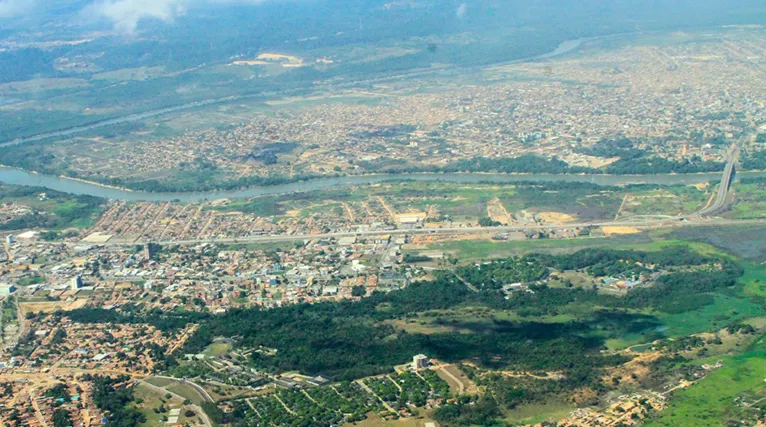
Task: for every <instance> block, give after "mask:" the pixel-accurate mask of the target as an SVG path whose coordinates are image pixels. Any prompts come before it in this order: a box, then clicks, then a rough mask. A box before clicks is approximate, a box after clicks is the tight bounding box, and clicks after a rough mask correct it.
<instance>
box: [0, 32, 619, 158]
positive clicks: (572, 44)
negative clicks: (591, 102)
mask: <svg viewBox="0 0 766 427" xmlns="http://www.w3.org/2000/svg"><path fill="white" fill-rule="evenodd" d="M604 37H605V36H604ZM597 38H598V37H596V38H589V39H577V40H566V41H564V42H562V43H561V44H559V45H558V46H557V47H556V49H554V50H552V51H550V52H548V53H544V54H542V55H537V56H533V57H529V58H521V59H517V60H514V61H510V62H508V63H519V62H530V61H540V60H545V59H550V58H553V57H556V56H561V55H564V54H566V53H569V52H571V51H573V50H575V49H577V48H578V47H580V45H581V44H582V42H583V41H586V40H592V39H597ZM267 95H269V94H266V93H260V94H245V95H236V96H227V97H224V98H212V99H206V100H201V101H195V102H189V103H186V104H179V105H175V106H172V107H166V108H160V109H157V110H150V111H144V112H141V113H135V114H129V115H126V116H121V117H114V118H109V119H103V120H99V121H96V122H93V123H89V124H86V125H82V126H75V127H71V128H66V129H61V130H57V131H53V132H46V133H40V134H36V135H31V136H28V137H23V138H16V139H12V140H10V141H5V142H0V147H9V146H14V145H20V144H27V143H30V142H37V141H42V140H44V139H48V138H59V137H64V138H65V137H69V136H72V135H76V134H78V133H82V132H86V131H90V130H93V129H99V128H103V127H108V126H114V125H118V124H123V123H131V122H136V121H140V120H145V119H149V118H153V117H158V116H164V115H166V114H170V113H176V112H179V111H184V110H189V109H192V108H199V107H205V106H209V105H214V104H222V103H229V102H235V101H241V100H243V99H246V98H255V97H266V96H267ZM271 95H276V94H271ZM3 100H4V98H1V97H0V105H2V103H3Z"/></svg>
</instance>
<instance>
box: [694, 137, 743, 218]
mask: <svg viewBox="0 0 766 427" xmlns="http://www.w3.org/2000/svg"><path fill="white" fill-rule="evenodd" d="M737 154H739V146H737V145H736V144H735V145H733V146H732V149H731V151H730V152H729V159H728V160H727V161H726V167H725V168H724V169H723V176H722V177H721V184H720V185H719V186H718V193H716V195H715V199H713V202H712V203H710V205H708V206H707V207H705V208H703V209H702V210H701V211H699V212H697V215H698V216H714V215H717V214H719V213H721V212H723V210H724V209H725V208H726V207H727V206H728V205H729V202H731V200H728V198H729V190H730V189H731V182H732V181H733V180H734V174H735V173H736V168H735V166H734V163H735V162H736V160H737Z"/></svg>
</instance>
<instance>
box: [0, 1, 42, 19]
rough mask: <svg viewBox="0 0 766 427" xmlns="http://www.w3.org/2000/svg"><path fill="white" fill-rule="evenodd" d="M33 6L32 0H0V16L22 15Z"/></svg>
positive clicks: (12, 16)
mask: <svg viewBox="0 0 766 427" xmlns="http://www.w3.org/2000/svg"><path fill="white" fill-rule="evenodd" d="M32 6H34V1H32V0H0V18H14V17H16V16H19V15H23V14H24V13H26V12H27V11H28V10H29V9H31V8H32Z"/></svg>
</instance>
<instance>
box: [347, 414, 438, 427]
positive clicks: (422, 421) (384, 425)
mask: <svg viewBox="0 0 766 427" xmlns="http://www.w3.org/2000/svg"><path fill="white" fill-rule="evenodd" d="M428 422H431V423H434V424H435V425H436V426H437V427H438V426H440V424H439V423H437V422H436V421H434V420H432V419H430V418H427V417H414V418H407V419H402V420H395V421H386V420H384V419H382V418H380V417H379V416H378V415H376V414H370V415H369V416H368V417H367V419H366V420H364V421H362V422H359V423H355V424H347V427H350V426H356V427H425V425H426V423H428Z"/></svg>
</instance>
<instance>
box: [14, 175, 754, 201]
mask: <svg viewBox="0 0 766 427" xmlns="http://www.w3.org/2000/svg"><path fill="white" fill-rule="evenodd" d="M737 175H738V177H740V178H751V177H753V178H755V177H766V172H740V173H738V174H737ZM720 178H721V175H720V173H718V172H715V173H695V174H658V175H600V174H599V175H553V174H498V173H411V174H391V175H385V174H383V175H381V174H376V175H354V176H342V177H326V178H316V179H312V180H308V181H300V182H291V183H287V184H278V185H272V186H267V187H249V188H243V189H238V190H230V191H207V192H192V193H149V192H142V191H134V190H130V189H122V188H119V187H114V186H108V185H105V184H99V183H92V182H89V181H87V180H82V179H75V178H67V177H58V176H51V175H42V174H37V173H31V172H28V171H24V170H21V169H15V168H8V167H0V182H4V183H6V184H12V185H23V186H35V187H44V188H48V189H50V190H56V191H61V192H65V193H72V194H82V195H89V196H94V197H101V198H105V199H113V200H124V201H157V202H170V201H179V202H190V201H198V200H215V199H245V198H252V197H257V196H275V195H282V194H290V193H297V192H308V191H317V190H324V189H330V188H339V187H344V186H354V185H369V184H378V183H381V182H387V181H407V180H409V181H434V182H438V181H444V182H455V183H465V184H471V183H473V184H478V183H484V182H487V183H497V184H513V183H518V182H524V181H540V182H583V183H591V184H596V185H602V186H611V185H616V186H619V185H630V184H657V185H694V184H702V183H706V182H710V181H718V180H720Z"/></svg>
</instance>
